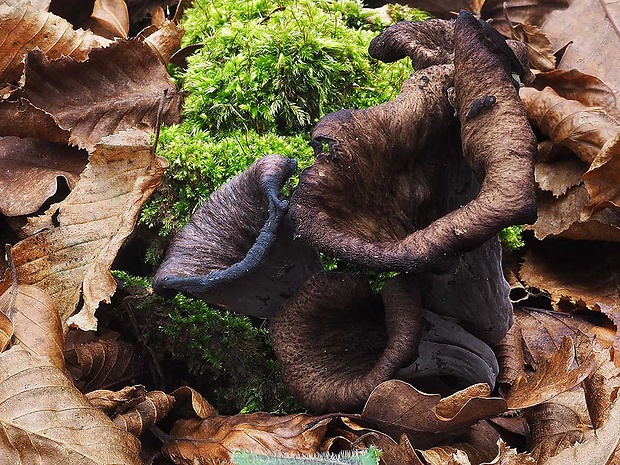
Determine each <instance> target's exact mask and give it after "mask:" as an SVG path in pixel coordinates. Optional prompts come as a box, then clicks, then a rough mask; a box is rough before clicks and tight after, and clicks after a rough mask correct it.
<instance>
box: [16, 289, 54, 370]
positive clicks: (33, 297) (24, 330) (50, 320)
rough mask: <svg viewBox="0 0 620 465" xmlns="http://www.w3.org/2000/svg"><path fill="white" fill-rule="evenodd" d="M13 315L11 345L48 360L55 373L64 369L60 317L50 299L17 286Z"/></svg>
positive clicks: (44, 294)
mask: <svg viewBox="0 0 620 465" xmlns="http://www.w3.org/2000/svg"><path fill="white" fill-rule="evenodd" d="M17 290H18V292H17V298H16V299H15V309H14V314H13V324H14V325H15V338H14V339H15V340H14V342H15V344H19V345H20V346H21V347H22V348H24V349H26V350H28V351H29V352H30V353H31V354H33V355H38V356H40V357H48V358H49V359H50V361H51V362H52V363H53V364H54V366H56V367H57V368H58V369H59V370H64V368H65V358H64V355H63V351H62V347H63V342H64V337H63V332H62V325H61V324H60V317H59V316H58V312H57V310H56V308H55V307H54V304H53V302H52V300H51V299H50V297H49V296H48V295H47V294H46V293H45V292H43V291H42V290H41V289H39V288H38V287H36V286H28V285H24V284H20V285H18V286H17Z"/></svg>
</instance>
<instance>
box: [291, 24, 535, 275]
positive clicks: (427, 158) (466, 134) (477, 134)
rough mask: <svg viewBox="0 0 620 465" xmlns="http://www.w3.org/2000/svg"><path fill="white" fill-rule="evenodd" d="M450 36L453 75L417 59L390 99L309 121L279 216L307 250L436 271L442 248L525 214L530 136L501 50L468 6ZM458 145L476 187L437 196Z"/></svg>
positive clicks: (474, 239)
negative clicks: (304, 153)
mask: <svg viewBox="0 0 620 465" xmlns="http://www.w3.org/2000/svg"><path fill="white" fill-rule="evenodd" d="M454 41H455V58H454V62H455V64H454V74H453V68H452V66H451V65H439V66H431V67H428V68H426V69H422V70H419V71H417V72H416V73H415V74H414V75H413V76H412V78H411V79H410V80H408V81H406V82H405V84H404V85H403V88H402V91H401V93H400V94H399V96H398V97H397V98H396V99H395V100H393V101H391V102H388V103H385V104H382V105H378V106H376V107H371V108H368V109H365V110H354V111H349V110H341V111H339V112H336V113H333V114H330V115H327V116H325V117H324V118H323V119H322V120H321V121H319V123H318V124H317V126H316V127H315V129H314V131H313V133H312V142H313V146H314V148H315V151H316V152H317V153H318V155H317V158H316V160H315V163H314V164H313V165H312V166H311V167H309V168H307V169H306V170H304V171H303V172H302V174H301V176H300V182H299V186H298V188H297V189H296V190H295V192H294V194H293V197H292V199H291V218H292V219H293V222H294V226H295V228H296V230H297V232H298V233H299V234H300V235H301V236H302V237H303V238H305V239H306V240H307V241H308V242H309V243H310V244H312V245H313V246H314V247H315V248H316V249H318V250H319V251H322V252H326V253H328V254H331V255H335V256H338V257H340V258H343V259H346V260H349V261H352V262H354V263H357V264H360V265H363V266H367V267H371V268H376V269H383V270H397V271H408V272H409V271H427V270H430V271H437V270H442V269H443V270H445V258H446V257H448V256H451V255H453V254H455V253H457V252H459V251H462V250H467V249H472V248H474V247H476V246H478V245H480V244H482V243H483V242H485V241H486V240H488V239H490V238H491V237H493V236H494V235H495V234H497V233H498V232H499V231H500V230H501V229H503V228H504V227H506V226H508V225H511V224H522V223H528V222H532V221H533V220H534V219H535V198H534V184H533V181H534V177H533V168H532V166H533V165H532V159H533V156H534V154H535V150H536V145H535V138H534V135H533V133H532V130H531V128H530V126H529V124H528V122H527V119H526V118H525V112H524V110H523V107H522V105H521V102H520V100H519V98H518V94H517V92H516V90H515V88H514V84H513V81H512V76H511V72H510V69H507V68H510V65H509V62H511V59H508V58H506V56H505V54H504V50H502V49H501V48H499V47H498V46H497V44H496V42H494V41H493V40H491V39H490V38H489V37H488V36H487V35H486V33H485V29H484V27H483V26H482V24H481V23H480V22H478V21H477V20H476V19H475V18H474V17H473V16H471V15H465V14H462V15H460V16H459V18H458V19H457V20H456V25H455V39H454ZM388 42H389V41H388ZM504 45H506V44H504ZM452 84H454V87H455V94H456V103H457V106H458V110H459V119H460V122H461V126H462V127H461V138H462V147H463V154H462V155H461V154H460V148H461V143H460V140H459V136H458V129H457V130H456V131H455V129H454V128H455V126H457V125H456V124H454V123H455V121H454V118H453V109H452V107H451V106H450V104H449V103H448V98H447V90H448V88H449V87H451V86H452ZM324 144H327V148H328V150H326V151H324V150H323V148H324V147H323V146H324ZM319 152H320V153H319ZM463 156H464V159H465V160H466V162H467V165H468V166H469V167H470V168H471V169H472V170H473V171H474V173H475V175H476V178H477V180H478V182H479V183H480V190H479V193H478V194H477V196H476V197H475V198H473V199H468V198H466V196H464V197H463V198H462V199H460V202H457V203H456V204H454V203H452V204H451V205H448V203H449V202H447V201H446V200H445V198H446V197H447V196H451V195H452V194H451V193H450V191H452V190H454V187H453V185H452V183H451V180H452V179H455V178H459V177H461V176H462V173H461V172H462V169H463V168H462V162H461V161H460V160H461V159H462V158H463ZM452 196H453V195H452Z"/></svg>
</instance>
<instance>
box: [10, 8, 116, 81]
mask: <svg viewBox="0 0 620 465" xmlns="http://www.w3.org/2000/svg"><path fill="white" fill-rule="evenodd" d="M0 24H2V28H1V29H0V83H1V82H13V81H17V79H19V77H20V76H21V74H22V68H23V59H24V56H25V55H26V52H27V51H28V50H34V49H35V48H38V49H39V50H41V51H42V53H43V54H45V55H46V56H47V57H48V58H49V59H55V58H59V57H61V56H70V57H73V58H75V59H76V60H79V61H82V60H85V59H86V58H87V56H88V53H89V52H90V51H91V50H92V49H93V48H97V47H102V46H105V45H108V44H109V43H110V41H109V40H107V39H104V38H103V37H99V36H96V35H95V34H93V33H92V32H90V31H83V30H81V29H79V30H77V31H76V30H74V29H73V27H72V26H71V24H69V23H68V22H67V21H65V20H64V19H63V18H60V17H59V16H56V15H54V14H52V13H48V12H46V11H41V10H39V9H37V8H36V7H34V6H33V5H32V4H31V2H30V1H27V0H5V1H3V2H2V3H1V4H0ZM9 35H10V38H9Z"/></svg>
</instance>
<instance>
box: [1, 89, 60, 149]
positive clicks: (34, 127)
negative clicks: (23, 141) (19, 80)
mask: <svg viewBox="0 0 620 465" xmlns="http://www.w3.org/2000/svg"><path fill="white" fill-rule="evenodd" d="M0 135H2V136H16V137H24V138H27V137H32V138H35V139H40V140H41V141H46V142H57V143H60V144H68V142H69V131H65V130H64V129H61V128H60V127H59V126H58V124H57V123H56V121H54V118H53V117H52V115H50V114H49V113H47V112H46V111H43V110H41V109H40V108H37V107H35V106H34V105H32V104H31V103H30V102H29V101H28V100H26V99H18V100H16V101H13V102H11V101H8V100H0Z"/></svg>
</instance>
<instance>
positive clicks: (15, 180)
mask: <svg viewBox="0 0 620 465" xmlns="http://www.w3.org/2000/svg"><path fill="white" fill-rule="evenodd" d="M86 162H87V154H86V153H85V152H83V151H80V150H78V149H76V148H74V147H67V146H64V145H60V144H53V143H49V142H42V141H40V140H36V139H20V138H18V137H0V190H2V193H3V195H2V196H1V197H0V213H2V214H4V215H6V216H20V215H29V214H31V213H34V212H36V211H37V210H38V209H39V208H40V207H41V205H43V203H44V202H45V201H46V200H47V199H48V198H50V197H51V196H52V195H54V194H55V193H56V191H57V189H58V181H57V179H58V178H61V177H62V178H63V179H64V180H65V181H66V182H67V184H68V186H69V188H73V187H74V186H75V184H76V183H77V180H78V178H79V176H80V173H81V172H82V170H83V169H84V167H85V166H86Z"/></svg>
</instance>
